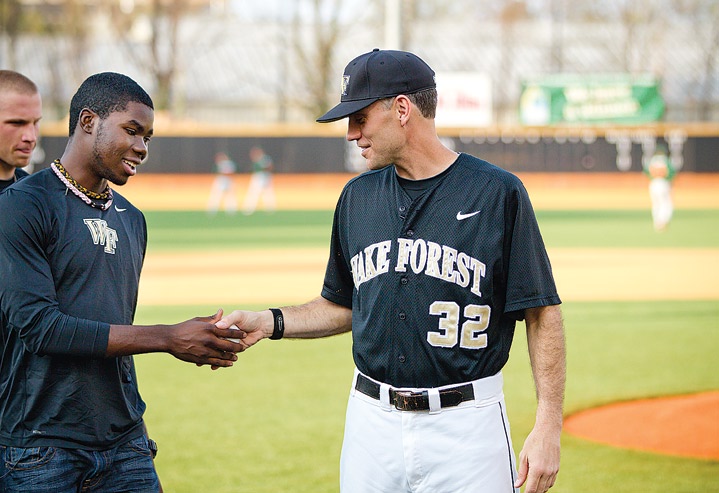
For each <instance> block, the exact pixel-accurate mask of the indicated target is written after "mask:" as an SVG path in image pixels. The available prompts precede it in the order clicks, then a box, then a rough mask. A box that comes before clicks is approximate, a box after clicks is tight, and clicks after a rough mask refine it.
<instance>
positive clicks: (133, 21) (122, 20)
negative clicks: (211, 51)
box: [105, 0, 206, 111]
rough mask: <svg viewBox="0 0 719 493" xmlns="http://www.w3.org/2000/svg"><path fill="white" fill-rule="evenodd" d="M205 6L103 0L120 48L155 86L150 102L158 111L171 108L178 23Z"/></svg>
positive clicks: (181, 0)
mask: <svg viewBox="0 0 719 493" xmlns="http://www.w3.org/2000/svg"><path fill="white" fill-rule="evenodd" d="M205 4H206V2H190V1H189V0H147V1H144V2H136V1H134V0H105V6H106V9H107V10H108V18H109V20H110V24H111V25H112V27H113V28H114V31H115V32H114V34H115V36H116V37H117V39H118V41H119V42H120V45H121V46H122V47H123V49H124V51H125V53H126V54H127V56H128V57H129V58H130V60H132V61H133V62H134V63H135V64H136V65H137V66H138V67H141V68H142V69H143V70H146V71H148V72H149V73H150V75H151V76H152V78H153V80H154V82H155V88H154V92H153V102H154V103H155V109H156V110H158V111H163V110H170V109H171V108H172V105H173V95H174V94H173V83H174V81H175V77H176V75H177V71H178V59H179V55H180V27H181V24H182V20H183V18H185V17H186V16H188V15H191V14H193V13H195V12H196V11H197V10H200V9H204V8H206V5H205Z"/></svg>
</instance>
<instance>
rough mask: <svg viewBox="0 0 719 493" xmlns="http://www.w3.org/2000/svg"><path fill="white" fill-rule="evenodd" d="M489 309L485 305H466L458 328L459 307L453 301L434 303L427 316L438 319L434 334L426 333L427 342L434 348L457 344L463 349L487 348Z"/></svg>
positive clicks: (449, 346) (432, 332)
mask: <svg viewBox="0 0 719 493" xmlns="http://www.w3.org/2000/svg"><path fill="white" fill-rule="evenodd" d="M490 311H491V310H490V308H489V306H487V305H467V306H466V307H464V318H466V319H467V320H466V321H465V322H464V323H463V324H462V327H461V331H460V326H459V315H460V306H459V305H458V304H457V303H455V302H454V301H435V302H434V303H432V304H431V305H430V306H429V314H430V315H436V316H438V317H440V319H439V327H438V329H439V330H437V331H436V332H435V331H429V332H428V333H427V342H429V343H430V344H431V345H432V346H435V347H446V348H451V347H454V346H456V345H457V343H459V347H461V348H464V349H482V348H485V347H487V334H485V333H484V331H485V330H487V327H489V315H490Z"/></svg>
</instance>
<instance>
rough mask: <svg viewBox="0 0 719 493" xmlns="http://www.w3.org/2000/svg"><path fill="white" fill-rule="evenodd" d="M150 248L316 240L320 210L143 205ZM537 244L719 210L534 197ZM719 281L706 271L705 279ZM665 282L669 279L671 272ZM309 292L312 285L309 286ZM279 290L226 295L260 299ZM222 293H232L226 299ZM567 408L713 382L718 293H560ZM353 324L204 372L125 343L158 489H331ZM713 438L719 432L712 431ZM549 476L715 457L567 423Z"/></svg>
mask: <svg viewBox="0 0 719 493" xmlns="http://www.w3.org/2000/svg"><path fill="white" fill-rule="evenodd" d="M146 215H147V219H148V225H149V229H150V246H149V249H148V255H153V254H159V253H161V252H163V251H170V250H178V249H182V250H186V251H187V250H191V251H195V250H196V251H197V252H198V255H205V254H207V252H208V251H211V250H218V249H221V250H228V249H243V248H268V249H269V248H287V247H291V246H294V247H324V246H326V245H327V244H328V241H329V230H330V226H331V221H332V213H331V212H330V211H294V212H277V213H275V214H262V213H258V214H256V215H254V216H250V217H245V216H241V215H239V216H232V217H227V216H222V215H220V216H217V217H214V218H208V217H207V216H206V215H205V214H204V213H203V212H147V213H146ZM538 217H539V221H540V227H541V229H542V231H543V234H544V236H545V241H546V243H547V245H548V247H549V248H550V249H551V248H553V247H576V248H585V247H586V248H588V247H591V248H596V247H612V248H615V247H626V248H640V247H641V248H673V247H683V248H719V228H717V225H719V211H717V210H679V211H677V212H676V215H675V218H674V220H673V222H672V224H671V227H670V229H669V230H668V231H667V232H666V233H664V234H662V235H657V234H656V233H654V232H653V231H652V229H651V219H650V218H649V215H648V212H646V211H582V212H579V211H539V212H538ZM713 282H716V280H713ZM667 284H668V286H669V287H671V280H667ZM313 295H314V294H313V293H309V294H308V296H307V299H309V298H311V297H312V296H313ZM281 304H283V300H280V299H273V297H272V295H271V293H268V298H267V302H266V303H263V304H260V305H257V304H256V305H246V304H244V303H243V301H242V300H237V306H236V307H240V306H242V307H244V308H253V309H262V308H266V307H267V306H273V305H281ZM216 308H217V307H216V306H206V305H189V306H188V305H183V306H140V307H139V308H138V313H137V317H136V322H137V323H156V322H162V323H170V322H176V321H180V320H184V319H186V318H189V317H192V316H196V315H199V314H209V313H212V312H214V311H215V309H216ZM224 308H226V309H233V308H235V307H234V306H233V307H229V306H227V307H224ZM563 311H564V316H565V325H566V330H567V348H568V380H567V396H566V405H565V410H566V412H567V413H571V412H575V411H578V410H581V409H585V408H588V407H592V406H595V405H598V404H603V403H608V402H613V401H623V400H628V399H634V398H639V397H650V396H661V395H673V394H684V393H692V392H698V391H703V390H711V389H719V365H717V363H716V361H717V354H719V302H718V301H717V300H695V301H682V302H677V303H669V302H667V301H642V302H634V301H618V302H611V303H610V302H565V303H564V305H563ZM523 329H524V327H523V325H522V324H519V325H518V327H517V332H516V336H515V339H516V340H515V344H514V347H513V349H512V354H511V357H510V362H509V364H508V365H507V367H506V368H505V392H506V396H507V404H508V408H509V414H510V419H511V422H512V427H513V428H512V435H513V439H514V442H515V449H516V451H517V452H518V451H519V450H520V449H521V445H522V443H523V440H524V437H525V436H526V435H527V433H528V432H529V430H530V429H531V426H532V425H533V418H534V410H535V407H534V402H535V401H534V393H533V385H532V379H531V372H530V370H529V363H528V358H527V350H526V342H525V340H524V332H523ZM350 343H351V341H350V337H349V335H343V336H338V337H334V338H329V339H322V340H314V341H292V340H283V341H277V342H275V341H271V342H270V341H263V342H262V343H260V344H259V345H258V346H257V347H255V348H253V349H252V350H250V351H248V352H246V353H243V354H242V355H241V356H240V359H239V361H238V362H237V363H236V364H235V366H234V367H233V368H231V369H225V370H219V371H216V372H212V371H211V370H209V369H208V368H197V367H195V366H194V365H189V364H186V363H182V362H180V361H177V360H175V359H174V358H172V357H171V356H169V355H164V354H153V355H141V356H137V357H136V362H137V366H138V372H139V374H140V376H139V378H140V386H141V391H142V394H143V397H144V398H145V400H146V401H147V403H148V411H147V413H146V420H147V424H148V428H149V429H150V432H151V435H152V436H153V437H154V438H155V439H156V440H157V441H158V442H159V445H160V453H159V455H158V458H157V467H158V470H159V473H160V475H161V478H162V481H163V484H164V486H165V491H168V492H187V493H197V492H213V493H223V492H224V493H230V492H232V493H285V492H287V493H304V492H306V493H325V492H327V493H329V492H336V491H337V490H338V487H337V484H338V461H339V453H340V446H341V440H342V430H343V421H344V410H345V405H346V399H347V395H348V391H349V389H348V386H349V382H350V379H351V376H352V368H353V364H352V359H351V354H350ZM707 440H719V437H707ZM562 454H563V455H562V469H561V471H560V475H559V479H558V481H557V484H556V485H555V487H554V488H553V489H552V491H554V492H625V491H626V492H636V491H641V492H650V493H651V492H656V493H659V492H661V493H665V492H672V493H678V492H686V493H690V492H691V493H695V492H704V491H706V492H709V491H719V462H716V461H706V460H693V459H686V458H677V457H670V456H663V455H657V454H650V453H644V452H637V451H630V450H622V449H618V448H613V447H608V446H602V445H597V444H594V443H590V442H587V441H583V440H580V439H577V438H574V437H571V436H568V435H565V436H564V438H563V450H562Z"/></svg>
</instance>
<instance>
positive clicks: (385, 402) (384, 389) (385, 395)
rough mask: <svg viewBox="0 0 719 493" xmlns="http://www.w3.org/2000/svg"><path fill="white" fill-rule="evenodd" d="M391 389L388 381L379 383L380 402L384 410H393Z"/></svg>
mask: <svg viewBox="0 0 719 493" xmlns="http://www.w3.org/2000/svg"><path fill="white" fill-rule="evenodd" d="M389 389H390V386H389V385H387V384H386V383H380V384H379V402H380V405H381V407H382V410H383V411H391V410H392V403H391V402H390V399H389Z"/></svg>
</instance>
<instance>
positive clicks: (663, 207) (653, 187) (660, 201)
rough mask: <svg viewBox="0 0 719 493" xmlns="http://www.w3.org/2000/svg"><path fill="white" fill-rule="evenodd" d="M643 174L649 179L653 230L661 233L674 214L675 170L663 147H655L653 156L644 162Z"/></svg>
mask: <svg viewBox="0 0 719 493" xmlns="http://www.w3.org/2000/svg"><path fill="white" fill-rule="evenodd" d="M644 174H646V175H647V176H648V177H649V198H650V200H651V202H652V223H653V225H654V230H655V231H657V232H661V231H664V230H666V229H667V226H669V221H671V220H672V215H673V214H674V202H673V200H672V181H673V180H674V177H675V176H676V170H675V169H674V166H673V164H672V160H671V159H670V158H669V155H668V154H667V148H666V147H665V146H663V145H659V146H657V149H656V151H655V152H654V155H653V156H652V157H651V158H649V159H648V160H646V161H644Z"/></svg>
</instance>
